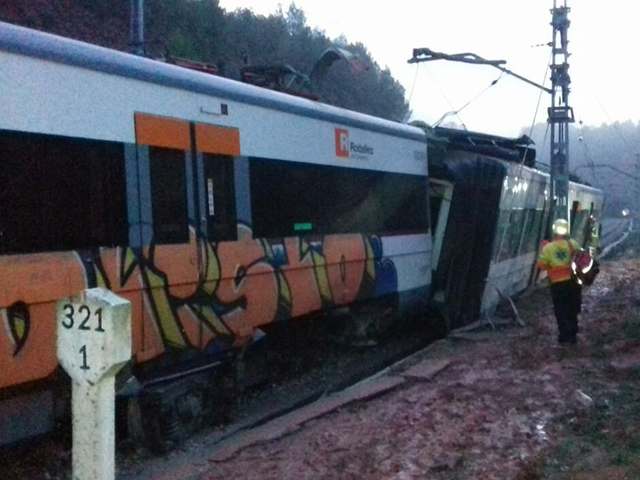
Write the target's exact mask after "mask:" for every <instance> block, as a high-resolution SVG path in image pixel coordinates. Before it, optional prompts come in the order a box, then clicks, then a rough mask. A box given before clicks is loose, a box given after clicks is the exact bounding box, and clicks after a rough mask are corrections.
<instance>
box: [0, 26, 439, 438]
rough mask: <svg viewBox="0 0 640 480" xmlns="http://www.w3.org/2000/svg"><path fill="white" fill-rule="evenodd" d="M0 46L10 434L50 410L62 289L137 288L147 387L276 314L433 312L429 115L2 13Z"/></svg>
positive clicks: (6, 421)
mask: <svg viewBox="0 0 640 480" xmlns="http://www.w3.org/2000/svg"><path fill="white" fill-rule="evenodd" d="M0 64H1V65H2V69H1V71H0V98H2V107H1V108H2V114H1V115H0V323H1V324H2V328H0V444H5V443H9V442H14V441H17V440H22V439H25V438H28V437H31V436H33V435H36V434H39V433H42V432H45V431H47V430H49V429H50V428H51V427H52V426H53V425H54V422H55V417H56V415H55V413H56V411H57V409H56V405H57V404H58V402H59V400H60V399H61V398H64V395H65V393H64V392H62V391H61V388H60V384H61V382H60V379H61V378H63V375H61V374H60V370H59V367H58V362H57V360H56V351H55V337H56V334H55V332H56V322H55V302H56V301H57V300H58V299H60V298H65V297H68V296H70V295H72V294H75V293H77V292H79V291H82V290H83V289H86V288H90V287H106V288H109V289H111V290H113V291H114V292H115V293H116V294H118V295H120V296H122V297H124V298H126V299H128V300H130V301H131V303H132V329H133V354H134V361H133V362H132V363H131V365H129V367H128V369H127V374H128V375H131V376H132V377H135V378H136V380H137V382H138V384H139V385H140V386H141V390H140V389H139V390H138V394H139V393H140V391H142V392H146V391H148V390H149V389H150V388H152V386H153V385H159V384H163V383H162V382H164V381H166V380H168V379H169V378H171V379H176V378H177V379H181V380H185V379H189V378H191V376H192V375H195V374H200V373H202V372H207V371H208V369H209V368H213V367H214V366H216V365H218V364H219V363H221V362H222V361H224V360H226V359H229V358H230V357H233V352H236V351H238V349H240V348H242V347H243V346H245V345H247V344H248V343H250V342H251V341H252V339H253V338H254V336H255V334H256V332H257V331H258V330H259V329H262V328H266V327H267V326H268V325H270V324H272V323H273V322H277V321H284V320H289V319H293V318H300V317H303V316H306V315H310V314H316V313H320V312H331V311H332V310H333V309H342V310H344V308H345V307H349V308H352V309H357V308H358V307H359V306H361V305H371V304H374V305H382V306H383V307H384V308H387V307H391V308H394V309H396V310H402V309H407V310H409V311H420V310H422V308H423V304H424V302H425V301H426V299H427V297H428V293H429V288H430V283H431V276H430V273H431V268H430V258H431V237H430V235H429V233H428V231H429V225H428V210H427V205H426V202H425V199H426V197H427V161H426V144H425V134H424V132H422V131H421V130H419V129H417V128H414V127H410V126H407V125H402V124H398V123H394V122H390V121H386V120H382V119H379V118H373V117H370V116H367V115H362V114H358V113H354V112H350V111H346V110H342V109H339V108H335V107H332V106H328V105H324V104H321V103H318V102H315V101H312V100H309V99H305V98H298V97H294V96H289V95H285V94H281V93H278V92H273V91H268V90H264V89H260V88H258V87H254V86H250V85H246V84H242V83H240V82H236V81H233V80H228V79H224V78H220V77H216V76H213V75H208V74H206V73H201V72H197V71H191V70H187V69H184V68H180V67H176V66H172V65H168V64H165V63H161V62H158V61H154V60H150V59H145V58H140V57H136V56H132V55H129V54H126V53H122V52H117V51H112V50H108V49H104V48H100V47H97V46H92V45H88V44H84V43H80V42H76V41H72V40H68V39H64V38H60V37H57V36H53V35H48V34H45V33H41V32H36V31H32V30H28V29H25V28H20V27H16V26H12V25H9V24H5V23H0ZM185 384H186V385H187V387H186V390H185V391H184V392H182V394H178V395H173V397H172V398H174V400H170V401H166V402H164V403H162V407H163V409H161V410H157V409H156V410H154V411H153V415H152V418H151V419H150V420H151V421H152V422H157V423H159V424H160V425H162V424H163V423H164V424H166V425H169V426H171V425H173V423H172V422H173V420H172V418H173V417H175V416H179V415H181V409H183V408H187V407H189V404H192V403H193V402H185V401H182V399H183V398H185V397H184V396H185V395H189V391H188V389H189V388H190V386H189V385H188V382H183V383H181V388H184V385H185ZM163 385H164V384H163ZM190 398H200V395H199V394H198V395H193V396H192V397H190ZM192 410H193V411H196V412H197V411H198V409H197V408H196V409H192ZM193 411H190V412H186V416H188V415H191V414H192V413H193ZM166 417H170V418H168V419H167V418H166ZM157 431H162V429H161V428H160V430H157Z"/></svg>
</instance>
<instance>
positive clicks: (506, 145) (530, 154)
mask: <svg viewBox="0 0 640 480" xmlns="http://www.w3.org/2000/svg"><path fill="white" fill-rule="evenodd" d="M428 140H429V142H430V143H432V144H434V145H439V146H441V147H444V148H447V149H455V150H463V151H466V152H472V153H479V154H483V155H487V156H490V157H495V158H499V159H501V160H507V161H511V162H518V163H520V162H522V159H523V158H524V164H525V165H526V166H527V167H531V168H534V167H535V159H536V150H535V148H534V147H533V145H534V142H533V140H531V138H529V137H528V136H526V135H521V136H520V137H517V138H509V137H500V136H498V135H491V134H487V133H480V132H472V131H469V130H458V129H454V128H445V127H434V128H431V129H429V131H428Z"/></svg>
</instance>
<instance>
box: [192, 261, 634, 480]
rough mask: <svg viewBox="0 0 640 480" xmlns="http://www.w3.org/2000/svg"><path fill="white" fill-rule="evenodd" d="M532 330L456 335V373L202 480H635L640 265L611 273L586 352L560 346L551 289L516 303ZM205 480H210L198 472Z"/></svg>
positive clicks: (442, 347) (361, 407) (370, 404)
mask: <svg viewBox="0 0 640 480" xmlns="http://www.w3.org/2000/svg"><path fill="white" fill-rule="evenodd" d="M517 308H518V311H519V314H520V317H521V318H522V319H523V320H524V321H525V322H526V323H527V326H526V327H518V326H515V325H514V324H512V325H511V326H510V327H507V328H500V329H498V330H495V331H493V330H491V329H485V330H482V331H475V332H473V333H465V334H462V335H453V336H451V337H449V338H448V339H446V340H442V341H439V342H437V343H436V344H434V345H433V346H432V347H431V348H430V349H429V350H428V351H427V352H426V354H425V356H424V357H422V358H421V359H419V360H420V361H424V360H425V359H433V360H434V361H435V360H441V359H448V360H450V361H451V363H450V364H449V366H448V367H447V368H445V369H444V370H443V371H442V372H440V373H439V374H438V375H437V376H436V377H435V378H434V379H432V380H431V381H429V382H407V384H405V385H404V386H403V387H400V388H398V389H396V390H394V391H392V392H389V393H387V394H385V395H383V396H381V397H379V398H376V399H373V400H369V401H366V402H362V403H359V404H352V405H350V406H348V407H345V408H343V409H341V410H338V411H335V412H333V413H330V414H328V415H325V416H323V417H321V418H318V419H316V420H312V421H310V422H308V423H306V424H305V425H304V426H303V427H302V428H301V429H300V430H299V431H297V432H296V433H294V434H290V435H288V436H286V437H283V438H280V439H278V440H275V441H271V442H267V443H261V444H257V445H254V446H251V447H249V448H246V449H244V450H242V451H240V452H239V453H238V454H237V455H236V456H234V457H233V458H231V459H230V460H226V461H221V462H214V461H211V460H207V459H202V458H201V459H200V468H199V472H200V473H199V474H198V477H199V478H256V479H258V478H260V479H267V478H273V479H276V478H277V479H286V478H291V479H294V478H295V479H298V478H354V479H355V478H372V479H388V478H398V479H405V478H436V479H437V478H447V479H448V478H460V479H468V478H474V479H493V478H495V479H505V478H512V479H537V478H552V479H594V480H595V479H604V478H607V479H625V478H629V479H632V478H640V348H639V347H640V260H639V259H637V258H636V259H631V260H629V259H627V260H625V259H614V260H609V261H605V262H603V265H602V272H601V274H600V276H599V278H598V279H597V282H596V283H595V284H594V285H593V286H592V287H590V288H588V289H585V292H584V303H583V313H582V315H581V320H580V334H579V337H580V338H579V344H578V345H577V346H564V347H562V348H559V347H558V346H557V345H556V344H555V338H556V326H555V319H554V317H553V312H552V308H551V300H550V297H549V293H548V291H547V290H546V289H542V290H538V291H535V292H533V293H531V294H529V295H527V296H525V297H523V298H521V299H519V300H518V301H517ZM202 472H206V473H204V474H203V473H202Z"/></svg>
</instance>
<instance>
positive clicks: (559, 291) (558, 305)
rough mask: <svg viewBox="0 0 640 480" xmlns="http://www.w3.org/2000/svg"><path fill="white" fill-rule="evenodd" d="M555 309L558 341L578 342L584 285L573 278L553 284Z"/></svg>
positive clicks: (552, 295)
mask: <svg viewBox="0 0 640 480" xmlns="http://www.w3.org/2000/svg"><path fill="white" fill-rule="evenodd" d="M551 297H552V298H553V311H554V313H555V315H556V321H557V322H558V342H560V343H576V335H577V334H578V314H579V313H580V307H581V305H582V286H580V285H578V284H577V283H576V282H575V281H573V280H567V281H565V282H557V283H552V284H551Z"/></svg>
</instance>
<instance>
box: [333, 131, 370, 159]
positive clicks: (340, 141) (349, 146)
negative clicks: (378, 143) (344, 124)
mask: <svg viewBox="0 0 640 480" xmlns="http://www.w3.org/2000/svg"><path fill="white" fill-rule="evenodd" d="M335 139H336V157H340V158H357V159H360V160H368V159H369V157H370V156H371V155H373V147H370V146H369V145H367V144H364V143H354V142H352V141H350V140H349V130H347V129H346V128H336V129H335Z"/></svg>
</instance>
